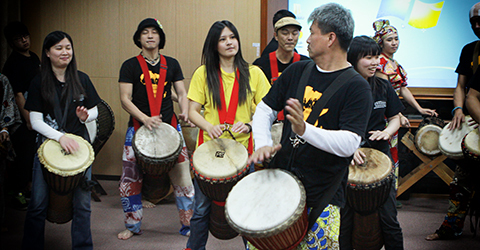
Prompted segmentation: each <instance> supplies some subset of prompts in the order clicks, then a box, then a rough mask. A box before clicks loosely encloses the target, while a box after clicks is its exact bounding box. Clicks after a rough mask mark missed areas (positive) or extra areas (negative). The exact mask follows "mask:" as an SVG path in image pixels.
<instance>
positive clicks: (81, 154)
mask: <svg viewBox="0 0 480 250" xmlns="http://www.w3.org/2000/svg"><path fill="white" fill-rule="evenodd" d="M65 136H67V137H69V138H72V139H74V140H75V141H77V143H78V145H79V149H78V150H77V151H76V152H74V153H72V154H66V153H65V151H64V150H63V148H62V146H61V145H60V143H58V142H57V141H55V140H51V139H47V140H46V141H44V142H43V143H42V145H40V147H39V148H38V151H37V153H38V159H39V160H40V162H41V163H42V164H43V166H44V168H45V169H47V170H48V171H49V172H51V173H53V174H56V175H59V176H63V177H68V176H74V175H77V174H80V173H83V172H84V171H85V170H86V169H87V168H88V167H90V165H92V163H93V160H94V159H95V154H94V152H93V148H92V145H91V144H90V143H88V142H87V141H86V140H85V139H83V138H82V137H80V136H77V135H74V134H65Z"/></svg>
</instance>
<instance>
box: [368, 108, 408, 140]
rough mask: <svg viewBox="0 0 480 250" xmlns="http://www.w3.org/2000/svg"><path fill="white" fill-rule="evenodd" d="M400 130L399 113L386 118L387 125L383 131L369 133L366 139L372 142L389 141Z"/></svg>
mask: <svg viewBox="0 0 480 250" xmlns="http://www.w3.org/2000/svg"><path fill="white" fill-rule="evenodd" d="M399 128H400V113H398V114H396V115H394V116H392V117H390V118H388V125H387V127H386V128H385V129H384V130H376V131H369V132H368V133H369V134H371V135H370V137H369V138H368V139H369V140H372V141H380V140H389V139H390V138H391V137H392V135H393V134H395V132H397V130H398V129H399Z"/></svg>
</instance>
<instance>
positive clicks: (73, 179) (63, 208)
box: [37, 134, 95, 223]
mask: <svg viewBox="0 0 480 250" xmlns="http://www.w3.org/2000/svg"><path fill="white" fill-rule="evenodd" d="M65 135H66V136H68V137H69V138H72V139H74V140H75V141H76V142H77V143H78V145H79V146H80V147H79V149H78V150H77V151H76V152H74V153H72V154H66V153H65V151H64V150H63V149H62V147H61V146H60V143H58V142H57V141H55V140H50V139H48V140H46V141H45V142H43V143H42V145H40V147H39V148H38V151H37V152H38V159H39V160H40V163H42V165H43V177H44V179H45V182H46V183H47V184H48V186H49V187H50V198H49V209H48V211H49V212H47V220H49V221H51V222H54V223H66V222H68V221H70V220H71V219H72V191H73V190H74V189H75V188H76V187H77V186H78V185H79V184H80V182H82V181H83V180H84V173H85V171H86V170H87V169H88V168H89V167H90V165H91V164H92V162H93V160H94V157H95V153H94V152H93V148H92V146H91V145H90V143H89V142H87V141H86V140H85V139H83V138H82V137H80V136H77V135H73V134H65Z"/></svg>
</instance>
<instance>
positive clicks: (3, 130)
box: [0, 129, 10, 135]
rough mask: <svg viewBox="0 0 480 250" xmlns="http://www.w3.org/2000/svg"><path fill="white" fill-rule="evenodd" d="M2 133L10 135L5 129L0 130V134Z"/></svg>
mask: <svg viewBox="0 0 480 250" xmlns="http://www.w3.org/2000/svg"><path fill="white" fill-rule="evenodd" d="M3 132H5V133H7V135H9V134H10V133H8V130H6V129H2V130H1V131H0V134H1V133H3Z"/></svg>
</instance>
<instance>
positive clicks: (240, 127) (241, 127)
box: [232, 122, 250, 134]
mask: <svg viewBox="0 0 480 250" xmlns="http://www.w3.org/2000/svg"><path fill="white" fill-rule="evenodd" d="M232 132H235V133H245V134H247V133H248V132H250V128H249V127H248V126H247V125H245V123H243V122H237V123H235V124H233V126H232Z"/></svg>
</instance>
